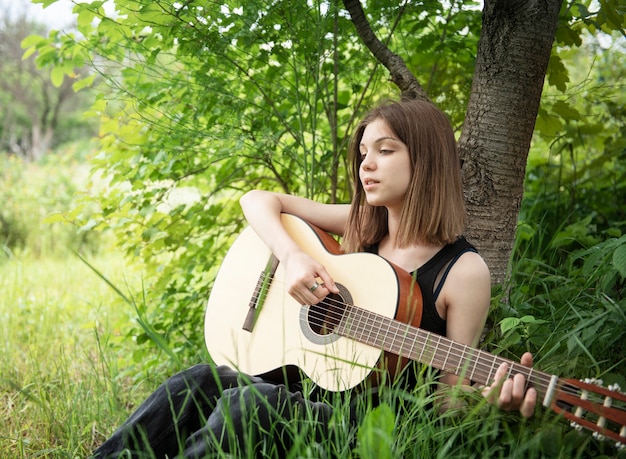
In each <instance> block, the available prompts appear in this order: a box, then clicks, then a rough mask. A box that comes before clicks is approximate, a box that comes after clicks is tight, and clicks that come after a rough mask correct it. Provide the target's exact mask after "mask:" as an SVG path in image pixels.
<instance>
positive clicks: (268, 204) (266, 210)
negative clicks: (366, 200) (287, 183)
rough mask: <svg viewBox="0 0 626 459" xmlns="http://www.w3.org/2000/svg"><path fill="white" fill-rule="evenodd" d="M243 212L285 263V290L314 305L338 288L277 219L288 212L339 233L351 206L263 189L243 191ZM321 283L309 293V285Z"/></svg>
mask: <svg viewBox="0 0 626 459" xmlns="http://www.w3.org/2000/svg"><path fill="white" fill-rule="evenodd" d="M240 204H241V208H242V209H243V213H244V215H245V217H246V219H247V220H248V223H249V224H250V226H251V227H252V228H253V229H254V231H255V232H256V233H257V234H258V236H259V237H260V238H261V240H262V241H263V242H264V243H265V244H266V245H267V246H268V247H269V249H270V250H271V251H272V253H273V254H274V255H275V256H276V257H277V258H278V259H279V260H280V262H281V263H282V264H283V265H284V266H285V272H286V281H287V289H288V292H289V293H290V294H291V296H293V297H294V298H295V299H296V300H297V301H298V302H299V303H300V304H315V303H318V302H319V301H320V300H322V299H323V298H324V297H325V296H326V295H328V294H329V293H330V292H334V293H337V292H338V291H337V287H336V286H335V283H334V281H333V279H332V278H331V277H330V275H329V274H328V272H327V271H326V269H325V268H324V266H322V265H321V264H319V263H318V262H317V261H315V260H314V259H313V258H311V257H310V256H309V255H307V254H306V253H305V252H304V251H302V250H301V249H300V247H298V245H297V244H296V243H295V242H294V241H293V240H292V239H291V237H290V236H289V234H288V233H287V231H286V230H285V228H284V227H283V225H282V223H281V219H280V214H281V213H283V212H285V213H290V214H293V215H296V216H298V217H300V218H302V219H304V220H305V221H307V222H309V223H311V224H313V225H315V226H318V227H320V228H321V229H323V230H325V231H328V232H329V233H333V234H338V235H342V234H343V231H344V227H345V224H346V221H347V219H348V214H349V212H350V206H349V205H346V204H321V203H318V202H315V201H312V200H310V199H305V198H301V197H298V196H292V195H287V194H280V193H271V192H268V191H262V190H253V191H250V192H248V193H246V194H245V195H244V196H243V197H242V198H241V200H240ZM318 278H319V279H321V280H322V282H323V284H322V285H321V286H320V287H318V288H317V289H315V291H314V292H312V291H311V290H310V289H311V286H312V285H313V284H314V283H315V282H318Z"/></svg>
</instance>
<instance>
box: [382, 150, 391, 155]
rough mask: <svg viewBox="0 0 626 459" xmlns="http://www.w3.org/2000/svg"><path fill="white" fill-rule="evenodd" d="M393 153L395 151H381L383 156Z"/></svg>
mask: <svg viewBox="0 0 626 459" xmlns="http://www.w3.org/2000/svg"><path fill="white" fill-rule="evenodd" d="M391 153H393V150H385V149H381V150H380V154H381V155H388V154H391Z"/></svg>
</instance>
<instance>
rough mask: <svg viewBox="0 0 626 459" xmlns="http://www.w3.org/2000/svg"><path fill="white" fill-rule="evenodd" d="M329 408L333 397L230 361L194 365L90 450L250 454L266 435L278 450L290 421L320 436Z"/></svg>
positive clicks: (109, 454)
mask: <svg viewBox="0 0 626 459" xmlns="http://www.w3.org/2000/svg"><path fill="white" fill-rule="evenodd" d="M331 415H332V409H331V407H330V406H329V405H328V404H325V403H322V402H313V401H310V400H308V399H305V398H304V397H303V396H302V394H301V392H292V391H290V390H289V389H288V388H287V387H286V386H285V385H283V384H275V383H269V382H266V381H264V380H262V379H261V378H257V377H250V376H246V375H242V374H240V373H237V372H235V371H233V370H231V369H230V368H228V367H214V366H212V365H196V366H193V367H191V368H189V369H188V370H185V371H183V372H181V373H178V374H176V375H174V376H172V377H171V378H169V379H168V380H167V381H166V382H165V383H164V384H162V385H161V386H160V387H159V388H158V389H157V390H156V391H155V392H154V393H152V394H151V395H150V396H149V397H148V398H147V399H146V400H145V401H144V402H143V403H142V404H141V406H139V408H137V410H136V411H135V412H134V413H133V414H132V415H131V416H130V417H129V418H128V419H127V420H126V422H125V423H124V424H123V425H122V426H121V427H120V428H119V429H118V430H117V431H116V432H115V433H114V434H113V435H112V436H111V437H110V438H109V439H108V440H107V441H105V442H104V443H103V444H102V445H101V446H100V447H99V448H98V449H97V450H96V451H94V455H93V457H94V458H98V459H105V458H137V459H138V458H165V457H169V458H173V457H180V458H182V457H184V458H204V457H212V456H215V455H217V454H219V453H238V455H241V456H248V457H249V456H251V454H250V452H251V451H257V446H258V444H259V442H262V441H263V440H264V439H270V440H271V444H272V446H271V448H273V450H272V451H273V452H274V454H275V455H276V456H278V457H279V456H282V455H283V454H282V453H284V452H285V451H287V450H288V449H289V445H290V438H289V429H284V427H285V426H286V424H287V423H289V422H301V423H304V424H306V425H305V426H304V427H305V428H310V429H312V430H311V432H312V435H315V438H317V439H318V441H319V439H320V438H321V437H323V436H324V435H325V431H326V428H327V425H328V422H329V420H330V417H331ZM311 420H313V421H311ZM299 427H300V426H299ZM292 431H293V430H292ZM259 454H260V453H259Z"/></svg>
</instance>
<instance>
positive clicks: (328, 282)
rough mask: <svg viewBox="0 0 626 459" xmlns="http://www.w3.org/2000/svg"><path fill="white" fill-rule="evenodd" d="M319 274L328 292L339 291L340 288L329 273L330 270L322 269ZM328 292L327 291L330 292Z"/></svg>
mask: <svg viewBox="0 0 626 459" xmlns="http://www.w3.org/2000/svg"><path fill="white" fill-rule="evenodd" d="M317 274H318V276H319V277H320V279H321V280H322V284H323V285H324V287H326V289H327V290H328V292H333V293H339V289H338V288H337V285H336V284H335V281H334V280H333V278H332V277H330V274H328V271H326V269H324V268H322V269H320V270H319V272H318V273H317ZM328 292H326V293H327V294H328Z"/></svg>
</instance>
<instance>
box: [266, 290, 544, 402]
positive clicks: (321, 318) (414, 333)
mask: <svg viewBox="0 0 626 459" xmlns="http://www.w3.org/2000/svg"><path fill="white" fill-rule="evenodd" d="M270 282H274V280H273V279H270ZM255 295H258V292H255ZM318 305H322V306H331V307H330V308H327V309H325V310H324V311H323V312H319V313H317V312H316V308H315V305H314V306H310V307H309V319H310V321H311V323H313V324H314V325H316V326H318V327H320V328H323V327H324V325H326V324H329V323H335V324H336V325H339V323H340V322H341V321H342V319H343V318H344V317H345V310H347V309H349V308H354V309H356V310H358V311H361V312H362V315H365V316H366V319H365V321H362V320H360V321H358V325H357V328H356V330H355V329H354V328H352V329H351V330H353V331H360V333H361V336H362V337H364V336H365V335H364V334H363V332H364V331H365V330H367V334H368V337H370V338H371V332H372V330H375V329H376V327H374V326H375V325H379V326H380V325H383V324H382V321H384V322H386V324H385V325H387V327H388V329H387V332H386V333H385V334H384V335H383V336H379V335H378V334H377V336H376V339H375V341H376V342H377V344H380V345H382V344H384V342H385V339H386V338H387V337H389V335H390V333H393V334H394V336H396V337H398V336H400V337H402V338H403V339H404V340H405V341H409V342H410V341H412V342H413V343H417V344H418V346H420V347H421V348H422V349H423V348H424V347H431V348H432V347H433V342H435V341H436V342H437V344H436V345H435V346H434V347H435V352H436V351H437V350H440V351H444V352H445V351H446V350H447V351H448V353H447V356H448V358H449V357H453V360H454V358H457V359H458V360H459V361H460V360H461V359H462V358H463V357H464V356H465V354H467V351H468V349H471V351H470V352H471V353H473V354H474V355H473V356H472V359H473V360H475V362H474V367H473V373H472V374H478V375H481V374H482V375H483V376H484V379H485V380H486V381H488V380H490V378H491V375H492V374H493V373H494V371H495V370H497V368H498V366H499V365H500V364H501V363H507V364H508V365H509V372H508V373H509V376H511V375H512V374H513V370H517V372H518V373H522V374H524V375H525V376H526V378H527V384H530V383H532V382H534V383H537V382H540V383H542V385H543V386H544V387H543V389H544V390H545V388H546V387H547V386H548V384H549V383H550V380H551V375H547V374H545V373H542V372H539V371H537V370H533V369H532V368H529V367H525V366H522V365H518V364H516V363H515V362H512V361H510V360H507V359H504V358H501V357H497V356H492V355H491V354H489V353H486V352H484V351H481V350H480V349H474V348H469V347H468V346H465V345H462V344H460V343H455V342H454V341H452V340H449V339H447V338H445V337H441V336H440V335H437V334H434V333H430V332H428V331H426V330H423V329H420V328H419V327H415V326H411V325H409V324H405V323H403V322H400V321H397V320H394V319H392V318H389V317H386V316H382V315H380V314H376V313H373V312H371V311H368V310H366V309H362V308H359V307H357V306H355V305H352V304H348V303H345V302H343V301H339V300H336V299H334V298H333V297H332V296H327V297H326V298H325V299H324V300H323V301H321V302H320V303H318ZM333 307H334V308H333ZM337 308H339V309H342V311H341V312H339V313H337V312H335V311H334V310H333V309H337ZM318 309H319V308H318ZM359 327H360V328H359ZM391 327H393V329H392V328H391ZM378 329H379V330H380V327H378ZM423 334H425V335H427V336H425V337H424V336H422V335H423ZM441 341H443V343H442V342H441ZM446 342H447V343H446ZM442 344H443V345H444V346H447V347H444V346H441V345H442ZM413 347H414V346H413ZM455 347H457V349H455ZM459 347H462V351H460V349H458V348H459ZM403 350H404V349H403V348H402V346H401V347H400V348H398V349H397V351H396V352H394V351H393V349H392V350H390V352H392V353H395V354H398V355H402V354H403V352H402V351H403ZM476 354H478V355H476ZM405 356H406V355H405ZM487 356H488V357H490V360H492V363H491V365H489V364H485V363H484V362H482V360H486V359H487ZM433 357H434V354H433ZM413 359H414V360H418V359H415V358H413ZM446 360H447V359H446ZM495 361H497V364H494V363H493V362H495ZM424 363H426V362H424ZM434 363H435V360H434V359H433V360H431V363H430V365H431V366H432V365H433V364H434ZM443 366H444V367H445V365H443ZM442 369H444V370H451V371H458V370H459V369H460V367H458V366H457V367H449V368H442ZM533 373H535V374H534V375H533ZM531 376H535V377H534V378H531ZM531 379H532V380H531Z"/></svg>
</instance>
